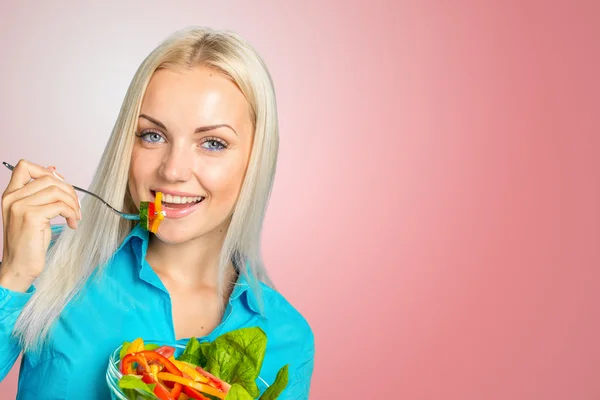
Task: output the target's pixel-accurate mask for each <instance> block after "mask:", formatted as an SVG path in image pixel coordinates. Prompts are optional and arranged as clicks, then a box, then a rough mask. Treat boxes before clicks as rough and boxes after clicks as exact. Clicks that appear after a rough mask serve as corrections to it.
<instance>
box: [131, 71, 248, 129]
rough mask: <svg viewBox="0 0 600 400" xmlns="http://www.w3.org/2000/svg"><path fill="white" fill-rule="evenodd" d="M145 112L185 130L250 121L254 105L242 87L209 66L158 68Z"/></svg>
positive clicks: (143, 108) (148, 89)
mask: <svg viewBox="0 0 600 400" xmlns="http://www.w3.org/2000/svg"><path fill="white" fill-rule="evenodd" d="M142 113H144V114H149V115H152V116H153V117H156V118H158V119H160V120H161V121H162V122H164V123H165V124H166V125H167V126H169V124H171V125H172V126H173V125H177V126H178V127H179V128H182V129H186V128H187V125H193V126H194V128H195V127H196V126H197V125H198V124H217V123H230V124H236V125H238V126H239V125H240V124H242V125H245V124H246V123H248V122H250V107H249V104H248V102H247V100H246V98H245V97H244V95H243V93H242V92H241V90H240V89H239V88H238V86H237V85H236V84H235V83H234V82H233V81H232V80H231V79H229V78H228V77H227V76H225V75H224V74H223V73H221V72H219V71H216V70H214V69H211V68H208V67H196V68H192V69H161V70H158V71H156V72H155V73H154V74H153V76H152V78H151V79H150V82H149V84H148V88H147V89H146V93H145V94H144V99H143V101H142Z"/></svg>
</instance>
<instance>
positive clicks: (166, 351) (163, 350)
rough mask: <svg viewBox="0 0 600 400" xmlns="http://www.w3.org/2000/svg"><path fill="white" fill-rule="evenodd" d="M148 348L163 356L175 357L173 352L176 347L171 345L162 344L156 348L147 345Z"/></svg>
mask: <svg viewBox="0 0 600 400" xmlns="http://www.w3.org/2000/svg"><path fill="white" fill-rule="evenodd" d="M146 350H154V351H156V352H157V353H158V354H160V355H161V356H163V357H165V358H171V357H173V354H175V348H174V347H171V346H160V347H156V348H154V349H149V348H148V347H147V346H146Z"/></svg>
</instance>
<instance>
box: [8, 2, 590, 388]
mask: <svg viewBox="0 0 600 400" xmlns="http://www.w3.org/2000/svg"><path fill="white" fill-rule="evenodd" d="M13 3H16V2H13ZM51 3H53V2H42V1H39V2H37V4H36V5H31V4H30V3H27V4H26V5H8V4H6V3H3V4H2V5H0V49H1V52H2V56H1V58H2V63H1V65H0V71H1V74H0V88H1V90H0V105H1V108H2V128H1V129H2V134H1V139H2V140H1V144H0V158H1V160H6V161H9V162H16V161H17V160H18V159H19V158H27V159H30V160H32V161H35V162H38V163H41V164H45V165H50V164H54V165H56V166H58V171H59V172H61V173H62V174H63V175H64V176H66V177H67V180H68V181H70V182H71V183H74V184H79V185H82V186H85V185H87V184H88V183H89V182H90V180H91V176H92V173H93V171H94V168H95V166H96V164H97V162H98V160H99V157H100V155H101V151H102V148H103V146H104V144H105V142H106V140H107V138H108V135H109V132H110V130H111V128H112V124H113V123H114V121H115V118H116V115H117V112H118V109H119V107H120V104H121V101H122V98H123V96H124V94H125V91H126V89H127V85H128V84H129V81H130V79H131V77H132V75H133V73H134V70H135V69H136V68H137V66H138V64H139V63H140V62H141V61H142V59H143V57H145V56H146V55H147V54H148V53H149V52H150V51H151V49H152V48H153V47H154V46H155V45H157V44H158V42H159V41H160V40H162V39H163V38H164V37H165V36H167V35H168V34H169V33H171V32H172V31H173V30H175V29H178V28H181V27H184V26H187V25H209V26H212V27H216V28H227V29H231V30H234V31H236V32H238V33H240V34H242V35H243V36H245V37H246V38H247V39H249V40H250V41H251V42H252V43H253V44H254V45H255V46H256V47H257V49H258V50H259V51H260V52H261V54H262V55H263V56H264V58H265V59H266V62H267V64H268V65H269V67H270V69H271V71H272V75H273V77H274V80H275V84H276V89H277V93H278V101H279V112H280V117H281V134H282V143H281V158H280V162H279V168H278V174H277V179H276V185H275V191H274V195H273V199H272V202H271V206H270V209H269V212H268V218H267V221H266V231H265V241H264V243H265V245H264V246H265V247H264V248H265V252H266V259H267V262H268V266H269V268H270V271H271V273H272V275H273V277H274V279H275V281H276V282H277V283H278V286H279V288H280V290H281V291H282V292H283V293H284V294H285V295H286V296H287V297H288V298H289V299H290V300H291V302H292V303H293V304H295V305H296V306H297V308H298V309H299V310H300V311H301V312H302V313H303V314H304V315H305V316H306V317H307V319H308V320H309V322H310V323H311V324H312V326H313V329H314V332H315V335H316V346H317V357H316V365H315V372H314V380H313V389H312V392H311V399H317V400H319V399H343V398H359V397H360V398H367V397H368V398H379V399H400V398H402V399H442V398H443V399H463V400H470V399H473V400H474V399H546V400H552V399H578V400H581V399H598V398H600V371H599V366H600V345H599V342H600V324H599V321H598V319H599V317H600V312H599V306H598V305H599V303H600V273H599V272H598V267H599V265H600V228H599V226H600V211H599V210H600V165H599V164H600V162H599V161H598V160H599V155H598V153H599V150H600V138H599V136H600V135H599V122H600V121H599V118H598V115H599V111H598V110H599V108H598V103H599V101H598V100H599V99H598V93H600V79H599V78H598V72H599V71H600V62H599V61H600V54H599V53H600V52H599V50H600V49H599V39H598V38H599V37H600V29H599V25H600V24H598V15H600V7H599V3H598V2H597V1H588V2H584V1H579V2H576V1H551V2H549V1H503V2H493V1H469V0H462V1H437V2H435V1H412V2H407V1H400V2H391V1H390V2H389V3H385V2H381V1H368V2H367V1H365V2H362V3H359V2H355V1H351V2H322V3H320V4H319V2H296V3H297V4H296V5H293V4H292V2H271V3H270V4H267V3H260V2H256V1H253V2H248V1H244V2H242V1H239V2H235V3H232V2H201V1H186V2H178V3H177V5H171V6H165V5H164V2H150V1H144V2H139V3H138V2H132V1H119V2H115V3H114V4H106V2H104V1H103V2H95V4H90V5H84V2H74V1H71V2H62V3H61V4H63V5H62V6H57V5H53V4H51ZM69 3H70V4H69ZM8 178H9V173H8V171H4V172H2V171H0V186H1V187H2V188H4V187H5V186H6V183H7V182H8ZM84 218H85V216H84ZM17 374H18V372H17V368H16V367H15V368H14V369H13V371H12V372H11V373H10V375H9V376H8V378H6V379H5V380H4V382H2V383H0V393H1V394H0V398H2V399H9V398H14V396H15V392H16V381H17Z"/></svg>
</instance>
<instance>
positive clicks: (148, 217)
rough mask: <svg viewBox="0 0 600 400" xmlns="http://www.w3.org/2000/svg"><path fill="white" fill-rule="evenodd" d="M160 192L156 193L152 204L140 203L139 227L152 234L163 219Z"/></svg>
mask: <svg viewBox="0 0 600 400" xmlns="http://www.w3.org/2000/svg"><path fill="white" fill-rule="evenodd" d="M162 198H163V193H162V192H156V196H155V198H154V202H148V201H142V202H140V226H141V227H142V228H143V229H146V230H148V231H150V232H152V233H156V232H157V231H158V226H159V225H160V223H161V222H162V221H163V220H164V219H165V213H164V211H163V210H162Z"/></svg>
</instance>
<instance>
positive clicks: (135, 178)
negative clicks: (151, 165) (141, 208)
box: [129, 149, 149, 202]
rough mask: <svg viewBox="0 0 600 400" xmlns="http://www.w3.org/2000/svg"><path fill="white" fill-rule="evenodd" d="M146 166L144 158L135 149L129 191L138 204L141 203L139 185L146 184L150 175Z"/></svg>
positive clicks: (132, 156)
mask: <svg viewBox="0 0 600 400" xmlns="http://www.w3.org/2000/svg"><path fill="white" fill-rule="evenodd" d="M145 164H147V163H145V162H144V158H143V157H141V156H140V154H139V152H137V151H136V150H135V149H134V151H133V154H132V155H131V165H130V167H129V191H130V192H131V197H132V198H133V200H135V201H136V202H139V201H141V198H140V193H139V185H140V184H141V183H142V182H145V181H146V180H147V178H148V175H149V172H148V168H147V167H146V165H145Z"/></svg>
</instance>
